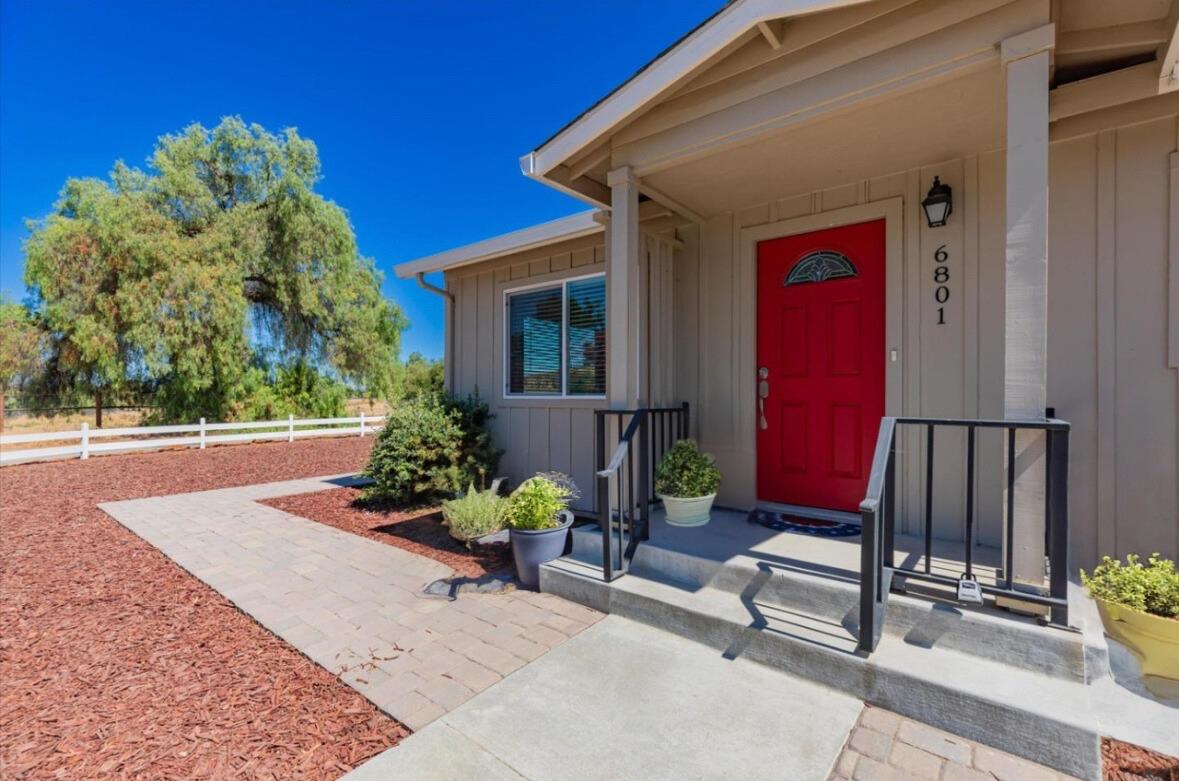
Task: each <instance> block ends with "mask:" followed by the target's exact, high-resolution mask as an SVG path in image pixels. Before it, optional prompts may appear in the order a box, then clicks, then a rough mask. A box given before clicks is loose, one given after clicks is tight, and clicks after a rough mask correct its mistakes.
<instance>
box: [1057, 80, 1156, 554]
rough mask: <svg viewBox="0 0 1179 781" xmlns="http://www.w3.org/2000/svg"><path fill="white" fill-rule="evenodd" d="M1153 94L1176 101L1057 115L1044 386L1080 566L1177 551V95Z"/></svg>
mask: <svg viewBox="0 0 1179 781" xmlns="http://www.w3.org/2000/svg"><path fill="white" fill-rule="evenodd" d="M1154 103H1155V104H1156V106H1157V105H1166V103H1169V104H1170V105H1171V106H1172V107H1174V108H1173V109H1172V110H1173V111H1174V112H1175V113H1174V114H1171V115H1170V116H1161V117H1155V118H1149V119H1145V120H1144V121H1140V120H1142V116H1141V115H1139V116H1135V112H1136V111H1137V109H1135V108H1134V107H1133V106H1128V107H1126V108H1125V109H1123V110H1121V111H1116V112H1109V113H1108V114H1107V116H1106V118H1105V119H1104V121H1103V122H1101V123H1100V125H1099V129H1097V128H1094V127H1093V124H1094V123H1093V122H1092V120H1091V119H1090V120H1088V121H1086V120H1085V118H1078V119H1079V120H1080V121H1078V122H1076V123H1071V122H1070V123H1069V124H1065V123H1058V125H1055V126H1054V127H1053V143H1052V146H1051V157H1050V176H1051V181H1050V192H1049V245H1048V252H1049V261H1048V275H1049V276H1048V310H1049V311H1048V398H1049V400H1050V403H1053V404H1055V405H1056V411H1057V414H1058V415H1059V416H1060V417H1062V418H1065V419H1066V420H1069V421H1070V422H1071V423H1072V424H1073V432H1072V447H1071V455H1072V464H1071V480H1070V500H1071V504H1070V513H1071V517H1072V523H1073V530H1074V531H1073V543H1074V544H1073V551H1074V553H1075V559H1074V561H1075V564H1076V565H1077V566H1083V567H1088V566H1091V565H1092V564H1093V563H1094V562H1096V561H1097V560H1099V559H1100V557H1101V556H1102V555H1106V554H1108V555H1118V556H1122V555H1125V554H1127V553H1140V554H1143V555H1146V554H1149V553H1151V552H1153V551H1158V552H1160V553H1163V554H1164V555H1167V556H1171V557H1176V556H1179V361H1176V360H1175V353H1174V350H1175V349H1176V348H1179V260H1177V258H1179V166H1176V165H1174V164H1173V161H1174V160H1175V158H1174V155H1175V153H1176V150H1179V116H1176V114H1179V96H1174V95H1172V96H1169V97H1160V98H1156V99H1154ZM1129 120H1134V121H1132V123H1129V124H1125V122H1127V121H1129Z"/></svg>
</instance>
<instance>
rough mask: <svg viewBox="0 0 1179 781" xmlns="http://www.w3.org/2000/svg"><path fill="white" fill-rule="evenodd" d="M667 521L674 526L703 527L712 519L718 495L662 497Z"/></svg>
mask: <svg viewBox="0 0 1179 781" xmlns="http://www.w3.org/2000/svg"><path fill="white" fill-rule="evenodd" d="M659 498H660V499H661V500H663V509H664V510H665V511H666V512H667V515H666V517H665V520H666V521H667V522H668V523H669V524H670V525H672V526H703V525H704V524H706V523H708V521H709V520H710V519H711V517H712V516H711V515H709V513H710V512H711V511H712V502H713V500H714V499H716V494H709V495H708V496H693V497H676V496H662V495H660V497H659Z"/></svg>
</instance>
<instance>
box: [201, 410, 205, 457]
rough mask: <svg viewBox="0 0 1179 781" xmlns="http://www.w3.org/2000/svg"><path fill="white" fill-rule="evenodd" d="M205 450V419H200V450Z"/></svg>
mask: <svg viewBox="0 0 1179 781" xmlns="http://www.w3.org/2000/svg"><path fill="white" fill-rule="evenodd" d="M204 449H205V419H204V418H201V450H204Z"/></svg>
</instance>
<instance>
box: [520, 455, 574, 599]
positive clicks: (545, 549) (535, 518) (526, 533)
mask: <svg viewBox="0 0 1179 781" xmlns="http://www.w3.org/2000/svg"><path fill="white" fill-rule="evenodd" d="M580 495H581V494H580V493H579V492H578V490H577V486H576V485H575V484H574V483H573V481H572V480H571V479H569V477H567V476H566V475H563V474H561V473H559V472H549V473H545V474H538V475H535V476H534V477H530V478H529V479H527V480H525V481H524V482H523V483H521V484H520V485H519V487H518V488H516V490H515V491H512V494H511V496H509V497H508V502H507V507H506V509H505V510H504V521H505V522H506V523H507V525H508V528H509V530H510V531H509V537H510V539H511V542H512V557H513V558H514V559H515V561H516V574H517V575H518V576H519V578H520V583H521V584H522V585H525V586H528V587H530V588H536V587H537V586H539V585H540V565H541V564H544V563H545V562H546V561H552V560H553V559H555V558H558V557H559V556H560V555H561V554H562V553H563V552H564V551H565V540H566V538H567V537H568V535H569V527H570V526H572V525H573V513H571V512H569V504H570V503H571V502H572V501H573V500H574V499H577V498H578V497H579V496H580Z"/></svg>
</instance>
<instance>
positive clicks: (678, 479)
mask: <svg viewBox="0 0 1179 781" xmlns="http://www.w3.org/2000/svg"><path fill="white" fill-rule="evenodd" d="M720 482H721V473H720V470H719V469H717V468H716V464H714V463H713V461H712V456H710V455H708V454H707V453H701V452H700V449H699V448H698V447H697V446H696V443H695V442H694V441H693V440H691V439H681V440H680V441H679V442H676V443H675V445H673V446H672V448H671V450H669V451H667V454H666V455H665V456H663V460H661V461H660V462H659V466H658V468H657V469H656V470H655V493H656V494H657V495H658V496H659V498H660V499H661V500H663V509H664V510H665V511H666V520H667V522H668V523H669V524H671V525H672V526H703V525H704V524H706V523H708V521H709V518H710V515H709V513H710V512H711V511H712V502H713V500H714V499H716V491H717V489H718V488H720Z"/></svg>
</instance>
